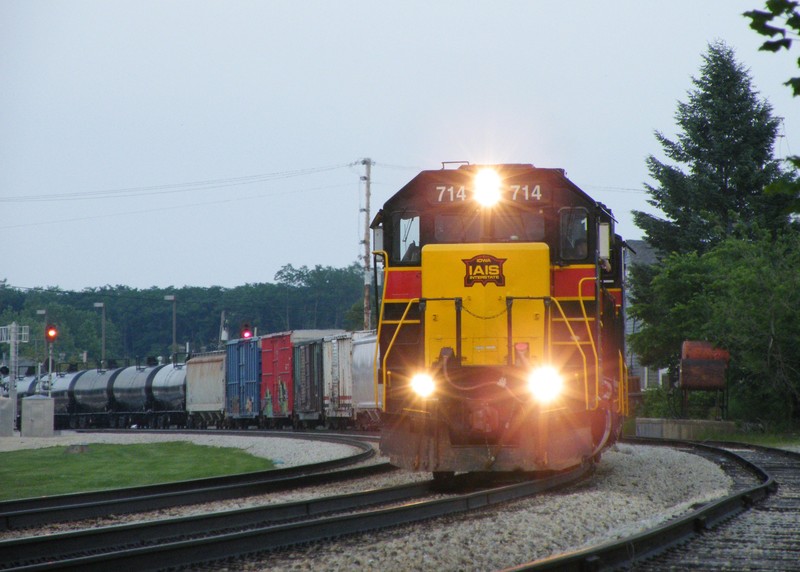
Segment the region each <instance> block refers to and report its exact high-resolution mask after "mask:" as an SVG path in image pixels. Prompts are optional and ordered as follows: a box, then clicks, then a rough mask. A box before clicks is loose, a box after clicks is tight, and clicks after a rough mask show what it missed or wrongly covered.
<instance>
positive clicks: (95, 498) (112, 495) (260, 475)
mask: <svg viewBox="0 0 800 572" xmlns="http://www.w3.org/2000/svg"><path fill="white" fill-rule="evenodd" d="M249 435H250V436H252V435H253V433H249ZM280 437H281V438H298V439H309V438H316V439H320V440H326V441H330V442H333V443H340V444H345V445H349V446H352V447H355V448H356V449H357V450H358V451H359V452H358V453H356V454H355V455H351V456H349V457H343V458H341V459H334V460H331V461H324V462H321V463H312V464H309V465H302V466H297V467H288V468H285V469H272V470H268V471H256V472H252V473H244V474H239V475H227V476H222V477H211V478H206V479H194V480H191V481H181V482H175V483H165V484H159V485H147V486H142V487H131V488H126V489H111V490H105V491H96V492H89V493H76V494H70V495H56V496H49V497H35V498H29V499H20V500H12V501H5V502H0V531H2V530H14V529H20V528H30V527H34V526H41V525H44V524H52V523H57V522H70V521H76V520H81V519H86V518H94V517H98V516H104V515H108V514H129V513H134V512H143V511H148V510H159V509H164V508H170V507H174V506H183V505H188V504H195V503H205V502H213V501H219V500H227V499H235V498H243V497H247V496H253V495H260V494H265V493H269V492H273V491H280V490H287V489H291V488H296V487H301V486H310V485H317V484H323V483H328V482H331V479H332V478H338V479H339V480H345V479H352V478H358V477H359V476H368V475H372V474H379V473H382V472H386V471H390V470H393V468H392V467H391V466H390V465H389V464H388V463H382V464H380V465H374V466H371V467H362V468H360V469H357V470H355V472H344V471H342V472H339V474H337V475H334V476H330V475H328V474H325V473H324V471H331V470H333V469H339V468H341V467H346V466H349V465H353V464H356V463H360V462H362V461H365V460H367V459H370V458H371V457H373V456H374V455H375V450H374V449H373V447H372V446H371V445H370V444H369V443H366V442H365V440H364V439H363V438H347V437H343V436H328V435H326V436H319V435H317V436H313V437H312V436H309V435H307V434H303V435H296V436H289V435H280ZM1 557H2V553H0V558H1ZM1 561H2V560H0V562H1Z"/></svg>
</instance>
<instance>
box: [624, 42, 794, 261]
mask: <svg viewBox="0 0 800 572" xmlns="http://www.w3.org/2000/svg"><path fill="white" fill-rule="evenodd" d="M692 83H693V84H694V86H695V89H694V90H692V91H690V92H689V94H688V101H687V102H679V104H678V110H677V112H676V116H675V118H676V121H677V124H678V126H679V127H680V129H681V132H680V133H679V134H678V136H677V139H676V140H675V141H673V140H670V139H669V138H667V137H666V136H665V135H664V134H663V133H661V132H658V131H657V132H656V138H657V139H658V141H659V143H661V146H662V147H663V149H664V153H665V154H666V156H667V157H668V158H669V159H671V160H672V161H673V162H674V164H666V163H663V162H661V161H660V160H658V159H656V158H655V157H654V156H652V155H651V156H650V157H648V159H647V166H648V170H649V172H650V175H651V177H652V178H653V179H654V180H655V181H656V185H653V186H651V185H647V189H648V192H649V193H650V195H651V199H650V200H649V201H648V202H649V203H650V204H651V205H653V206H656V207H658V208H659V209H660V210H661V211H662V212H664V213H665V214H666V217H667V218H663V219H662V218H658V217H656V216H654V215H651V214H648V213H644V212H641V211H634V213H633V214H634V221H635V223H636V225H637V226H638V227H639V228H641V229H642V230H644V231H645V234H646V239H647V241H648V242H649V243H650V244H651V245H652V246H653V247H654V248H656V249H657V250H659V251H661V252H662V253H670V252H678V253H685V252H692V251H697V252H700V253H702V252H705V251H707V250H708V249H710V248H711V247H713V246H714V245H715V244H718V243H719V242H720V241H722V240H723V239H724V238H726V237H728V236H734V235H738V236H750V235H752V233H753V230H754V229H755V228H759V227H764V228H769V229H779V228H781V227H782V226H784V225H785V224H786V223H787V217H786V215H785V206H786V200H785V198H784V197H781V196H776V195H769V196H767V195H765V194H764V193H763V190H764V188H765V187H766V186H767V185H768V184H770V183H771V182H773V181H775V180H777V179H778V178H779V177H780V176H781V172H780V168H779V164H778V162H777V161H776V160H774V159H773V158H772V149H773V145H774V142H775V138H776V136H777V132H778V124H779V120H778V119H777V118H775V117H773V115H772V108H771V106H770V105H769V103H768V102H766V101H763V100H759V99H758V98H757V96H756V92H755V91H754V90H753V87H752V85H751V81H750V76H749V74H748V72H747V70H745V69H744V68H743V67H742V65H741V64H739V63H738V62H737V61H736V60H735V55H734V52H733V50H732V49H731V48H729V47H727V46H726V45H725V44H724V43H722V42H717V43H714V44H710V45H709V48H708V52H707V53H706V54H705V55H704V56H703V65H702V66H701V70H700V77H699V78H692Z"/></svg>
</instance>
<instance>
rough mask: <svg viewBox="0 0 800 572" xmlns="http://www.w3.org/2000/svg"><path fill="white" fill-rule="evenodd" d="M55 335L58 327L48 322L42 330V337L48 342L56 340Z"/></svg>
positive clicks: (56, 335)
mask: <svg viewBox="0 0 800 572" xmlns="http://www.w3.org/2000/svg"><path fill="white" fill-rule="evenodd" d="M57 337H58V328H56V327H55V326H54V325H53V324H48V326H47V327H46V328H45V330H44V338H45V339H46V340H47V341H48V342H50V343H53V342H54V341H56V338H57Z"/></svg>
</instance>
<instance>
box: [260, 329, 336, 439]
mask: <svg viewBox="0 0 800 572" xmlns="http://www.w3.org/2000/svg"><path fill="white" fill-rule="evenodd" d="M341 333H343V330H294V331H289V332H279V333H276V334H268V335H266V336H262V337H261V367H262V369H261V403H262V404H263V409H262V412H263V415H264V417H265V420H266V422H267V424H268V425H271V426H279V425H284V424H288V423H291V422H293V421H294V419H293V414H294V412H295V393H296V391H297V390H296V388H295V386H294V383H295V382H294V379H295V375H294V349H295V346H297V345H298V344H302V343H304V342H308V341H310V340H321V339H322V338H324V337H325V336H332V335H335V334H341Z"/></svg>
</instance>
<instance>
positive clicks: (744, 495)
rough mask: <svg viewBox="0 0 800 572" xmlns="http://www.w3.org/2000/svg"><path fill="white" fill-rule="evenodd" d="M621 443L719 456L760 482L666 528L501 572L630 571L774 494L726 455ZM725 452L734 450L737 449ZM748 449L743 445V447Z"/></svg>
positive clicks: (766, 477) (771, 482) (762, 477)
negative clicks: (549, 571) (624, 569)
mask: <svg viewBox="0 0 800 572" xmlns="http://www.w3.org/2000/svg"><path fill="white" fill-rule="evenodd" d="M625 442H628V443H637V444H646V445H653V446H680V447H684V448H685V447H687V446H688V447H694V448H697V449H703V450H706V451H710V452H713V453H715V454H719V455H722V456H724V457H727V458H728V459H730V460H732V461H734V462H735V463H737V464H738V465H740V466H742V467H744V468H746V469H747V470H749V471H751V472H752V473H753V474H754V475H756V477H757V479H758V480H759V481H760V482H759V484H757V485H754V486H749V487H745V488H744V489H743V490H739V491H737V492H734V493H732V494H730V495H728V496H725V497H723V498H720V499H718V500H716V501H712V502H709V503H706V504H705V505H703V506H702V507H700V508H698V509H696V510H693V511H691V512H689V513H687V514H685V515H683V516H679V517H676V518H674V519H672V520H670V521H669V522H667V523H666V524H663V525H661V526H658V527H655V528H653V529H650V530H647V531H644V532H641V533H639V534H635V535H632V536H630V537H626V538H623V539H620V540H616V541H612V542H607V543H603V544H600V545H598V546H593V547H590V548H587V549H584V550H578V551H575V552H571V553H568V554H564V555H558V556H553V557H550V558H545V559H541V560H536V561H533V562H528V563H525V564H522V565H519V566H514V567H511V568H508V569H506V570H504V572H523V571H525V572H529V571H531V572H533V571H535V572H541V571H545V570H558V571H566V572H571V571H575V572H595V571H598V572H599V571H601V570H613V569H616V568H619V567H625V566H631V565H632V564H635V563H637V562H641V561H643V560H645V559H647V558H649V557H652V556H654V555H656V554H660V553H662V552H664V551H666V550H668V549H669V548H671V547H673V546H675V545H677V544H680V543H683V542H686V541H687V540H689V539H691V538H693V537H695V536H697V535H699V534H702V533H703V532H705V531H706V530H709V529H711V528H713V527H715V526H717V525H718V524H719V523H721V522H723V521H725V520H727V519H729V518H731V517H733V516H736V515H738V514H740V513H742V512H744V511H746V510H748V509H749V508H751V507H752V506H753V505H754V504H755V503H757V502H759V501H761V500H763V499H764V498H766V497H767V496H769V495H771V494H772V493H774V492H775V491H776V490H777V486H778V485H777V483H776V481H775V478H774V477H773V476H772V475H771V474H769V473H768V472H767V471H765V470H764V469H763V468H761V467H759V466H757V465H755V464H753V463H751V462H750V461H748V460H747V459H745V458H743V457H741V456H740V455H737V454H736V453H734V452H733V451H731V450H726V449H723V448H719V447H715V446H713V445H711V444H704V443H699V442H689V441H677V440H668V439H642V438H626V439H625ZM728 446H730V447H732V448H733V447H734V446H739V447H742V446H743V445H740V444H739V445H734V444H731V443H729V444H728ZM748 447H749V445H748Z"/></svg>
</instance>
